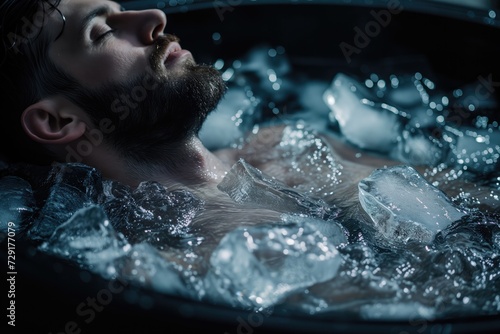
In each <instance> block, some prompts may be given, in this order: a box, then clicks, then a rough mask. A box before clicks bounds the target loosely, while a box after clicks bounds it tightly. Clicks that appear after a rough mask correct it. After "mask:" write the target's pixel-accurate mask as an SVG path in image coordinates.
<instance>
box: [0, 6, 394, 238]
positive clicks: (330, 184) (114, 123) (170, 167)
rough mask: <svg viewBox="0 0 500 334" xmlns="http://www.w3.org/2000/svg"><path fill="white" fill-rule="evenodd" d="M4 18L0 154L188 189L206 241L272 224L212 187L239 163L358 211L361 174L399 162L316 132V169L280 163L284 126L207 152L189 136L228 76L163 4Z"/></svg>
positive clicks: (19, 11)
mask: <svg viewBox="0 0 500 334" xmlns="http://www.w3.org/2000/svg"><path fill="white" fill-rule="evenodd" d="M1 17H2V23H1V24H2V25H1V30H2V41H3V49H2V67H1V73H2V80H1V82H2V91H3V92H8V94H7V96H6V99H7V103H8V104H7V105H8V106H9V108H8V109H7V110H6V109H4V111H3V112H2V115H1V117H2V121H1V127H2V128H1V130H0V133H1V136H2V138H0V142H1V144H0V145H1V152H2V153H3V154H5V155H6V156H7V158H8V159H10V160H11V161H24V162H28V163H36V164H50V163H51V162H53V161H58V162H74V161H77V162H81V163H84V164H87V165H89V166H92V167H95V168H96V169H97V170H99V171H100V172H101V173H102V175H103V176H104V177H105V178H109V179H114V180H117V181H119V182H122V183H124V184H127V185H129V186H132V187H135V186H137V185H138V184H139V183H141V182H142V181H157V182H159V183H161V184H163V185H164V186H166V187H167V188H168V189H171V190H172V189H179V188H187V189H189V190H190V191H192V192H193V193H195V194H196V195H197V196H199V197H200V198H201V199H203V200H204V201H205V202H206V203H207V210H205V211H204V212H203V213H202V214H201V215H200V217H199V220H198V227H199V229H200V230H202V231H207V234H209V235H210V236H212V237H213V244H216V243H217V240H218V239H219V238H220V237H221V236H222V235H224V234H225V233H226V232H227V231H229V230H230V229H232V228H234V227H235V226H237V225H238V224H239V223H258V222H263V221H264V222H265V221H276V220H279V215H280V212H278V211H275V210H272V209H268V210H259V211H258V212H257V211H255V210H253V211H252V215H254V216H253V218H252V219H249V218H248V216H247V215H245V207H244V206H236V205H235V203H233V202H232V201H231V199H230V198H229V197H228V196H227V195H226V194H225V193H223V192H222V191H221V190H219V188H218V185H219V184H220V182H221V181H222V179H223V178H224V177H225V175H226V174H227V173H228V171H229V170H230V168H231V166H232V165H233V164H234V163H235V162H236V161H238V159H240V158H244V159H245V160H247V161H248V162H249V163H251V164H252V165H253V166H254V167H257V168H260V169H261V170H263V171H264V172H266V173H269V174H270V175H271V176H275V177H277V178H278V179H280V180H282V181H283V182H285V183H286V184H287V185H288V186H294V187H302V188H299V189H302V190H307V189H310V190H311V189H312V190H313V191H312V192H309V193H310V194H311V195H314V196H321V197H324V199H325V200H326V201H327V203H328V204H336V205H340V206H345V207H347V208H350V211H349V210H348V212H350V213H359V212H360V211H358V209H357V208H358V204H357V203H358V202H357V192H356V191H357V183H358V181H359V180H361V179H362V178H364V177H366V176H368V175H369V174H370V173H371V171H373V169H374V168H376V167H382V166H387V165H393V164H397V162H395V161H388V160H384V159H379V158H370V159H368V160H365V161H364V163H363V164H360V163H357V162H355V161H354V160H355V158H354V157H353V155H352V154H351V152H349V151H348V150H346V147H345V146H342V145H341V144H340V143H339V142H335V141H333V140H332V139H331V138H327V137H319V138H321V139H320V141H321V144H320V146H317V147H311V149H312V150H314V149H316V152H317V153H318V154H325V157H326V158H325V159H326V160H328V161H329V162H330V165H328V164H326V165H325V166H323V167H324V168H323V167H321V168H323V169H321V168H320V169H321V171H320V172H318V170H317V168H316V169H314V170H310V171H307V168H309V169H311V168H312V167H311V165H310V164H309V163H308V162H305V164H304V165H303V166H299V167H300V168H291V166H289V165H286V164H283V163H280V162H279V160H280V157H283V156H284V155H283V152H282V153H281V154H280V155H276V154H275V153H273V152H276V151H272V152H271V153H269V148H276V147H277V146H280V145H278V144H279V143H280V140H281V138H282V136H283V131H284V127H278V128H273V129H267V130H263V131H261V132H259V133H258V134H257V135H255V136H254V137H253V138H250V139H249V140H248V144H247V145H246V147H244V148H243V149H242V150H241V151H237V150H236V151H235V150H222V151H219V152H210V151H209V150H207V149H206V148H205V147H204V145H203V144H202V143H201V141H200V140H199V138H198V136H197V135H198V131H199V130H200V128H201V126H202V124H203V122H204V120H205V118H206V117H207V115H208V114H209V113H210V112H211V111H212V110H214V109H215V108H216V106H217V104H218V103H219V101H220V99H221V98H222V97H223V95H224V92H225V90H226V87H225V84H224V81H223V80H222V78H221V75H220V73H219V72H218V71H216V70H215V69H214V68H213V67H211V66H208V65H203V64H197V63H196V62H195V61H194V58H193V56H192V54H191V53H190V52H189V51H187V50H184V49H182V47H181V45H180V44H179V39H178V38H177V37H175V36H174V35H172V34H168V33H167V32H168V29H166V28H167V19H166V16H165V14H164V13H163V12H162V11H160V10H144V11H124V10H123V9H122V8H121V7H120V5H119V4H117V3H115V2H111V1H104V0H60V1H55V0H52V1H51V0H39V1H19V0H3V1H2V5H1ZM313 142H314V143H317V142H316V141H313ZM14 143H15V145H14ZM315 145H316V144H315ZM325 148H327V151H325ZM285 155H286V154H285ZM326 160H325V161H326ZM308 166H309V167H308ZM316 167H318V166H316ZM304 171H305V172H304ZM304 173H305V174H304ZM309 176H314V177H309ZM207 212H212V214H208V213H207ZM231 213H233V214H234V215H233V216H234V217H233V218H230V219H225V221H227V223H219V224H217V225H216V226H213V225H214V224H212V222H213V221H224V219H222V218H223V217H227V216H228V215H230V214H231ZM219 219H220V220H219ZM208 232H209V233H208Z"/></svg>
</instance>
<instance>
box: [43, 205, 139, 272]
mask: <svg viewBox="0 0 500 334" xmlns="http://www.w3.org/2000/svg"><path fill="white" fill-rule="evenodd" d="M128 249H130V245H129V244H128V242H127V241H126V239H125V238H124V237H123V235H122V234H120V233H117V232H116V231H115V229H114V228H113V227H112V226H111V224H110V223H109V220H108V218H107V216H106V213H105V212H104V210H103V209H102V208H101V207H100V206H97V205H92V206H89V207H86V208H83V209H80V210H78V211H77V212H76V213H75V214H74V215H73V216H72V217H71V218H70V219H69V220H68V221H66V222H65V223H63V224H61V225H60V226H58V227H57V228H56V229H55V231H54V233H53V234H52V235H51V236H50V238H48V240H47V241H45V242H44V243H42V244H41V245H40V250H41V251H44V252H46V253H49V254H53V255H57V256H59V257H62V258H65V259H69V260H72V261H75V262H76V263H79V264H80V265H82V266H84V267H87V268H93V269H94V270H97V269H96V268H95V267H96V266H100V265H103V264H105V263H107V262H109V261H112V260H113V259H115V258H117V257H119V256H122V255H124V254H125V253H126V252H127V251H128ZM97 271H98V270H97Z"/></svg>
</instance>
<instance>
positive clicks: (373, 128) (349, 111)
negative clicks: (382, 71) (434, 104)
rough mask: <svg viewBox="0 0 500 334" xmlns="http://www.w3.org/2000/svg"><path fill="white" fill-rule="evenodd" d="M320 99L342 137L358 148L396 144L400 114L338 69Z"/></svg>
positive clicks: (381, 149) (384, 149) (385, 147)
mask: <svg viewBox="0 0 500 334" xmlns="http://www.w3.org/2000/svg"><path fill="white" fill-rule="evenodd" d="M323 99H324V101H325V103H326V104H327V105H328V106H329V108H330V109H331V113H332V116H331V117H332V118H334V119H335V120H336V121H337V123H338V125H339V127H340V130H341V132H342V134H343V135H344V136H345V138H346V139H347V140H348V141H349V142H351V143H352V144H354V145H356V146H358V147H359V148H362V149H366V150H373V151H377V152H383V153H387V152H389V151H390V150H391V149H392V147H393V146H394V145H395V144H397V141H398V136H399V134H400V132H401V129H402V124H403V119H404V114H402V113H401V112H400V111H399V110H397V109H396V108H395V107H392V106H390V105H388V104H386V103H382V102H379V101H378V99H377V98H376V97H374V96H373V95H372V94H371V93H370V92H369V91H368V90H367V88H366V87H363V85H362V84H360V83H359V82H358V81H357V80H355V79H354V78H351V77H349V76H347V75H345V74H343V73H338V74H337V75H336V76H335V77H334V78H333V81H332V84H331V85H330V87H329V88H328V89H327V90H326V91H325V93H324V96H323Z"/></svg>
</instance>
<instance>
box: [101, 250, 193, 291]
mask: <svg viewBox="0 0 500 334" xmlns="http://www.w3.org/2000/svg"><path fill="white" fill-rule="evenodd" d="M103 269H104V270H101V274H102V275H103V276H104V277H108V278H114V277H119V278H120V279H124V280H126V281H127V282H135V283H137V284H139V285H142V286H145V287H149V288H152V289H153V290H154V291H158V292H161V293H167V294H172V295H175V296H184V297H189V298H193V299H195V298H196V296H195V290H194V289H193V288H192V287H191V286H190V283H189V280H187V281H186V278H185V275H183V269H182V268H181V267H180V266H179V265H176V264H175V263H174V262H169V261H167V260H166V259H165V258H164V257H163V256H162V255H161V253H160V251H159V250H158V249H156V248H155V247H153V246H151V245H150V244H149V243H146V242H142V243H138V244H135V245H133V246H132V247H131V248H130V249H129V250H128V251H127V252H126V254H124V255H122V256H120V257H117V258H115V259H113V260H112V261H111V262H109V263H108V264H107V266H106V267H105V268H103Z"/></svg>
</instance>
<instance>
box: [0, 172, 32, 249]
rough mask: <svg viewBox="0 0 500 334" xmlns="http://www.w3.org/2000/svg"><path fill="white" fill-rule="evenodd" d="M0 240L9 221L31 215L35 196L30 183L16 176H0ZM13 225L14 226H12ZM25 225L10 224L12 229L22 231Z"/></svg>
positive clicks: (20, 220) (17, 220)
mask: <svg viewBox="0 0 500 334" xmlns="http://www.w3.org/2000/svg"><path fill="white" fill-rule="evenodd" d="M0 198H1V199H2V201H1V202H0V241H1V240H2V239H3V237H2V236H3V235H7V234H8V224H9V222H23V221H26V219H27V217H29V216H31V215H32V214H33V211H34V207H35V198H34V197H33V190H32V189H31V185H30V184H29V183H28V182H27V181H26V180H24V179H22V178H20V177H17V176H5V177H2V178H0ZM13 227H15V228H13ZM26 227H27V226H25V225H23V226H19V224H16V225H15V226H11V228H13V229H12V230H15V231H18V233H19V232H24V230H25V229H26Z"/></svg>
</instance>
